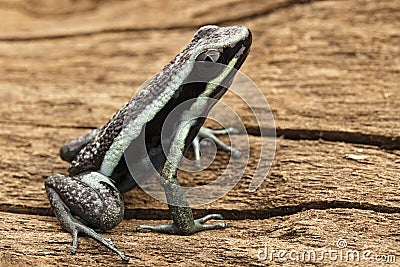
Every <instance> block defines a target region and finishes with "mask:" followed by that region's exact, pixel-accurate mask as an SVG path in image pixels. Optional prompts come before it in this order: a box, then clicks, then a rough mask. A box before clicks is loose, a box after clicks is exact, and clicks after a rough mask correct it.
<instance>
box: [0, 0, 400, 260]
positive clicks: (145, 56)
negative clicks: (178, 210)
mask: <svg viewBox="0 0 400 267" xmlns="http://www.w3.org/2000/svg"><path fill="white" fill-rule="evenodd" d="M399 21H400V4H399V2H398V1H372V0H355V1H339V0H337V1H303V0H297V1H296V0H279V1H257V0H250V1H245V2H243V1H238V0H224V1H218V2H216V1H211V0H206V1H202V3H201V4H200V3H199V2H194V1H179V0H177V1H168V2H166V1H159V0H155V1H150V0H141V1H130V0H119V1H90V0H85V1H68V0H62V1H49V0H37V1H26V0H17V1H10V0H0V22H1V23H0V248H1V249H0V265H5V266H11V265H18V266H25V265H40V266H42V265H44V266H46V265H54V264H56V265H72V266H77V265H82V264H85V265H88V266H92V265H110V264H117V265H118V264H120V263H119V262H118V261H117V260H116V256H115V255H112V254H111V253H110V252H108V251H106V250H105V249H104V248H102V247H100V246H99V245H97V244H96V243H95V242H92V241H91V240H88V239H87V238H82V240H81V247H80V250H79V252H78V254H77V255H74V256H71V255H69V254H68V251H69V248H70V245H71V244H70V237H69V235H68V234H67V233H64V232H62V231H61V229H60V227H59V226H58V223H57V222H56V220H55V218H54V217H51V216H50V215H52V212H51V210H50V209H49V203H48V201H47V198H46V194H45V191H44V185H43V183H44V179H45V178H46V177H48V176H49V175H51V174H52V173H54V172H58V173H63V174H66V170H67V164H66V163H64V162H62V161H61V159H59V156H58V150H59V147H60V146H61V145H62V144H63V143H64V142H66V141H68V140H70V139H72V138H75V137H76V136H78V135H80V134H82V133H85V132H87V131H89V129H92V128H96V127H99V126H101V125H102V124H104V123H105V122H106V121H107V120H108V119H109V118H110V116H112V114H113V113H114V112H115V111H116V110H118V109H119V107H120V106H121V105H122V104H123V103H124V102H126V101H127V100H129V98H130V97H131V96H132V95H133V94H134V92H135V91H136V90H137V88H138V87H139V86H140V85H141V84H142V83H143V82H144V81H145V80H146V79H148V78H149V77H151V75H153V74H155V73H156V72H157V71H159V70H160V69H161V68H162V67H163V66H164V65H165V64H167V63H168V62H169V61H170V60H171V59H172V58H173V57H174V56H175V55H176V54H177V53H179V52H180V51H181V49H183V48H184V46H185V45H186V44H187V43H188V42H189V40H190V39H191V37H192V35H193V33H194V32H195V31H196V29H197V28H198V27H199V26H201V25H205V24H219V25H231V24H243V25H246V26H247V27H249V28H250V29H251V30H252V33H253V45H252V51H251V53H250V55H249V57H248V59H247V60H246V63H245V64H244V66H243V68H242V71H243V73H244V74H246V75H247V76H248V77H249V78H250V79H251V80H252V81H254V83H255V84H256V85H257V86H258V87H259V89H260V90H261V92H262V94H263V95H264V96H265V97H266V99H267V100H268V103H269V106H270V110H271V111H272V114H273V117H274V119H275V125H276V127H277V134H278V136H280V138H278V139H277V140H276V154H275V157H274V160H273V162H272V167H271V170H270V172H269V173H268V175H267V176H266V178H265V180H264V182H263V183H262V184H261V186H260V187H259V188H258V189H257V190H256V191H255V192H250V191H249V190H248V186H249V183H250V181H251V180H252V178H253V173H254V171H255V169H256V168H257V164H258V160H259V159H258V157H259V152H260V144H261V142H264V141H267V142H268V144H273V142H272V141H271V139H270V138H269V137H265V136H261V132H262V131H263V130H266V128H268V127H270V126H271V125H272V124H271V122H270V120H268V119H269V118H270V117H269V116H268V114H267V113H266V114H265V116H263V117H262V120H263V121H262V124H261V127H263V128H262V129H261V131H260V129H258V126H259V125H258V124H257V122H256V120H255V117H254V115H253V114H252V112H251V109H250V108H253V109H255V110H259V109H260V108H261V107H262V106H259V105H254V106H251V107H248V106H246V104H245V102H244V101H243V100H241V99H240V98H238V97H237V96H235V95H234V94H232V93H231V92H230V93H228V94H227V95H226V96H224V98H223V100H224V102H225V103H227V104H228V105H229V106H230V107H232V108H233V110H235V111H236V112H237V113H238V114H239V116H240V117H241V119H242V121H243V123H244V125H245V127H246V129H247V130H248V131H249V133H250V136H249V138H248V140H249V143H250V147H251V150H250V160H249V162H248V164H247V168H246V170H245V172H244V175H243V177H241V179H240V180H239V182H238V184H237V185H236V186H235V187H234V188H233V190H231V191H230V192H229V193H227V194H226V195H225V196H223V197H222V198H220V199H218V200H217V201H215V202H213V203H210V204H207V205H202V206H198V207H195V208H194V213H195V215H196V216H201V215H204V214H206V213H209V212H219V213H222V214H223V215H224V216H225V218H226V219H227V220H228V223H229V224H230V225H231V227H230V228H229V229H227V230H225V231H218V232H212V233H211V232H209V233H200V234H197V235H194V236H190V237H175V236H174V237H171V236H165V235H157V234H154V233H134V232H133V231H132V229H133V228H134V227H135V226H136V225H138V224H140V223H153V224H158V223H161V221H160V220H168V219H169V215H168V211H167V206H166V205H165V204H163V203H161V202H158V201H156V200H154V199H152V198H151V197H150V196H148V195H147V194H146V193H145V192H143V191H142V190H140V189H134V190H133V191H131V192H129V193H127V194H126V195H125V203H126V216H125V217H126V220H124V221H123V223H122V224H121V225H120V226H118V227H117V228H115V229H113V230H112V231H111V232H110V233H109V234H108V236H110V237H111V238H112V239H113V240H114V241H115V243H116V244H117V245H118V247H119V248H121V249H122V250H124V251H126V252H127V254H128V255H129V256H130V257H131V262H132V263H133V264H136V265H145V264H147V265H178V264H179V265H251V266H265V265H268V266H269V265H271V266H274V265H280V266H281V265H285V266H305V265H307V266H309V264H310V263H309V262H308V263H306V262H294V261H286V262H278V261H269V262H260V261H258V260H257V258H256V256H257V255H256V254H257V252H258V251H259V249H260V248H262V247H263V246H265V245H266V244H267V245H268V246H270V247H271V248H275V249H286V250H296V251H301V250H307V249H316V250H318V251H322V250H323V249H328V248H335V246H336V242H337V240H339V239H340V238H342V239H345V240H346V241H347V242H348V244H349V248H351V249H357V250H360V251H363V250H371V251H373V252H374V253H375V254H377V255H379V254H381V255H389V254H390V255H395V256H399V252H398V251H399V246H398V245H397V243H398V230H399V229H398V215H399V209H400V199H399V188H400V187H399V178H400V176H399V166H400V165H399V164H400V157H399V156H400V135H399V132H400V119H399V116H398V114H399V112H400V104H399V103H400V94H399V93H398V92H399V89H400V88H399V84H400V75H399V74H400V67H399V66H400V30H399V29H400V24H399ZM237 86H239V87H240V86H242V87H243V88H244V89H246V88H247V87H246V85H243V84H241V83H238V84H237ZM248 97H249V99H250V100H254V99H253V98H255V96H254V95H253V98H252V95H250V96H248ZM249 99H248V100H249ZM245 100H246V99H245ZM255 100H258V99H255ZM256 102H257V101H256ZM215 114H216V116H215V118H216V119H218V116H221V114H223V116H222V117H225V119H227V120H228V122H229V121H231V120H232V122H233V118H232V119H231V117H230V116H231V114H226V113H224V112H221V111H220V112H218V110H216V112H215ZM207 124H208V125H209V126H211V127H219V126H218V124H217V123H215V122H213V121H211V120H210V121H207ZM239 137H241V138H245V135H240V136H239ZM223 139H224V140H225V141H227V140H228V139H226V138H223ZM245 143H246V138H245V139H243V140H242V141H239V143H236V144H234V145H235V146H236V147H237V148H239V149H242V150H244V149H245V146H244V145H245ZM187 156H188V157H189V158H190V157H192V156H193V155H191V153H190V152H189V153H188V154H187ZM228 157H229V155H228V154H226V153H224V152H218V153H217V156H216V159H215V161H214V162H213V164H212V165H210V166H209V167H208V168H207V169H206V170H205V171H203V172H200V173H188V172H184V171H181V172H180V173H179V179H180V181H181V183H182V184H183V185H185V186H196V185H203V184H206V183H209V182H211V181H213V180H215V179H217V178H218V176H219V175H220V174H221V173H222V172H223V170H224V168H225V167H226V164H227V162H228ZM44 215H48V216H44ZM145 219H152V220H153V221H147V220H145ZM163 222H164V221H163ZM311 264H314V265H319V266H336V265H337V262H334V261H331V260H327V259H324V260H321V261H318V262H314V263H311ZM345 264H351V265H354V266H364V265H365V262H361V261H360V262H351V263H350V262H346V263H345ZM376 264H379V263H378V262H374V265H376ZM386 266H387V265H386Z"/></svg>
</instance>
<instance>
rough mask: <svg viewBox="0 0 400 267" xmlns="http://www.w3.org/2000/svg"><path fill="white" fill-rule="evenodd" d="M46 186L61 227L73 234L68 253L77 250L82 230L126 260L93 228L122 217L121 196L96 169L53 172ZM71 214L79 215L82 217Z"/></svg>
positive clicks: (107, 226) (109, 224)
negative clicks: (72, 173)
mask: <svg viewBox="0 0 400 267" xmlns="http://www.w3.org/2000/svg"><path fill="white" fill-rule="evenodd" d="M45 187H46V192H47V195H48V198H49V200H50V204H51V206H52V208H53V211H54V213H55V215H56V216H57V218H58V220H59V221H60V223H61V226H62V228H63V229H64V230H66V231H67V232H69V233H71V235H72V239H73V240H72V249H71V253H75V252H76V250H77V248H78V234H79V233H82V234H85V235H87V236H89V237H91V238H93V239H94V240H96V241H98V242H99V243H101V244H103V245H104V246H106V247H107V248H109V249H110V250H112V251H114V252H115V253H117V254H118V255H119V256H120V257H121V258H122V259H123V260H124V261H128V258H127V257H126V256H125V255H124V254H123V253H122V252H121V251H119V250H118V249H117V248H116V246H115V245H114V243H113V242H112V241H111V240H110V239H108V238H105V237H103V236H101V235H100V234H98V233H96V232H95V231H94V230H93V229H92V227H93V228H94V229H98V230H102V231H105V230H108V229H111V228H113V227H115V226H116V225H117V224H118V223H120V222H121V220H122V218H123V214H124V205H123V201H122V197H121V195H120V193H119V191H118V190H117V189H116V188H115V186H114V185H113V184H112V183H111V181H110V180H109V179H108V178H107V177H106V176H103V175H102V174H100V173H95V172H91V173H86V174H83V175H81V176H78V177H68V176H64V175H60V174H53V175H52V176H50V177H49V178H47V179H46V182H45ZM74 215H77V216H79V218H80V220H81V221H80V220H78V219H77V218H75V217H74Z"/></svg>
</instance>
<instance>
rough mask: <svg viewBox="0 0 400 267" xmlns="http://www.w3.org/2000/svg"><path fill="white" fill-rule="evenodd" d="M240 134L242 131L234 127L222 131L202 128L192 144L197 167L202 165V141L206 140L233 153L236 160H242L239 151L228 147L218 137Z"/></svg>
mask: <svg viewBox="0 0 400 267" xmlns="http://www.w3.org/2000/svg"><path fill="white" fill-rule="evenodd" d="M238 133H240V131H239V130H238V129H236V128H233V127H229V128H226V129H222V130H213V129H210V128H206V127H201V128H200V131H199V133H198V135H197V136H196V137H195V139H194V140H193V142H192V146H193V149H194V157H195V162H196V165H199V164H200V141H201V140H202V139H205V138H208V139H211V140H212V141H213V142H214V143H215V144H216V145H217V146H218V147H220V148H221V149H222V150H224V151H228V152H231V154H232V156H233V157H234V158H240V155H241V153H240V151H239V150H237V149H235V148H233V147H231V146H228V145H227V144H225V143H224V142H222V141H221V140H220V139H219V138H218V137H217V136H216V135H221V134H238Z"/></svg>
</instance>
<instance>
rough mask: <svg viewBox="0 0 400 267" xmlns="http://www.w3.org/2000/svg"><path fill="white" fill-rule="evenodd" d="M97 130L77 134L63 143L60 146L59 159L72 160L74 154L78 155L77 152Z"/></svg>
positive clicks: (74, 156)
mask: <svg viewBox="0 0 400 267" xmlns="http://www.w3.org/2000/svg"><path fill="white" fill-rule="evenodd" d="M98 132H99V129H94V130H92V131H91V132H89V133H87V134H84V135H81V136H78V137H77V138H75V139H73V140H71V141H69V142H67V143H65V144H64V145H63V146H62V147H61V148H60V156H61V159H63V160H65V161H67V162H70V163H71V162H72V161H73V160H74V159H75V158H76V156H78V154H79V152H80V151H81V150H82V149H83V148H84V147H85V146H86V145H87V144H88V143H89V142H90V141H92V139H93V138H94V137H95V136H96V134H97V133H98Z"/></svg>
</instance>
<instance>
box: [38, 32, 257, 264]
mask: <svg viewBox="0 0 400 267" xmlns="http://www.w3.org/2000/svg"><path fill="white" fill-rule="evenodd" d="M250 44H251V34H250V31H249V30H248V29H247V28H245V27H241V26H233V27H223V28H221V27H217V26H205V27H202V28H200V29H199V30H198V31H197V32H196V34H195V35H194V37H193V39H192V41H191V42H190V43H189V45H188V46H187V47H186V48H185V49H184V50H183V51H182V52H181V53H180V54H178V55H177V56H176V57H175V59H174V60H172V61H171V62H170V63H169V64H168V65H166V66H165V67H164V68H163V70H161V71H160V72H159V73H158V74H157V75H156V76H155V77H154V78H153V79H152V81H151V82H150V83H149V84H148V85H147V86H146V87H144V88H143V89H142V90H141V91H139V92H138V93H137V94H136V95H135V96H134V97H133V98H132V99H131V100H130V101H129V102H128V103H126V104H125V105H124V106H123V107H122V108H121V109H120V110H119V111H118V112H117V113H116V114H115V115H114V116H113V117H112V118H111V119H110V120H109V121H108V123H107V124H106V125H104V126H103V127H101V128H100V129H97V130H95V131H93V132H91V133H89V134H87V135H84V136H81V137H79V138H77V139H75V140H73V141H71V142H69V143H68V144H66V145H65V146H64V147H62V149H61V156H62V158H63V159H65V160H67V161H69V162H71V161H72V162H71V165H70V168H69V174H70V176H64V175H60V174H53V175H52V176H50V177H49V178H48V179H46V182H45V187H46V191H47V194H48V197H49V200H50V203H51V205H52V207H53V210H54V212H55V214H56V216H57V217H58V219H59V221H60V223H61V225H62V227H63V228H64V229H65V230H66V231H68V232H70V233H71V234H72V236H73V248H72V252H75V251H76V248H77V244H78V243H77V233H78V232H81V233H84V234H86V235H89V236H90V237H92V238H93V239H95V240H97V241H98V242H100V243H102V244H103V245H105V246H106V247H108V248H110V249H111V250H113V251H114V252H116V253H117V254H118V255H120V256H121V258H122V259H123V260H125V261H127V258H126V256H125V255H124V254H123V253H122V252H120V251H119V250H117V249H116V247H115V246H114V244H113V243H112V242H111V240H109V239H106V238H104V237H102V236H101V235H99V234H97V233H95V232H94V231H93V230H92V228H93V229H96V230H102V231H105V230H108V229H111V228H113V227H115V226H116V225H117V224H118V223H120V221H121V220H122V218H123V214H124V205H123V201H122V196H121V192H125V191H128V190H130V189H131V188H132V187H134V186H135V183H134V181H133V179H132V178H131V176H130V173H129V172H128V170H127V167H126V163H125V160H124V158H123V154H124V151H125V150H126V149H127V147H128V146H129V145H131V144H132V143H134V142H135V140H137V139H138V137H139V136H140V134H141V133H142V130H143V129H144V128H146V131H145V136H144V138H145V145H146V149H147V151H148V153H149V154H150V155H152V156H150V158H151V162H152V163H153V165H155V167H156V169H157V170H158V172H159V174H160V175H161V177H163V178H164V180H162V181H163V182H162V185H163V187H164V190H165V192H166V196H167V200H168V203H169V208H170V213H171V216H172V218H173V224H168V225H161V226H139V227H138V228H137V230H141V229H150V230H155V231H159V232H164V233H170V234H183V235H188V234H192V233H194V232H198V231H202V230H206V229H217V228H225V227H226V224H225V223H219V224H208V225H205V224H204V222H206V221H207V220H209V219H221V218H222V217H221V216H220V215H218V214H213V215H209V216H206V217H204V218H201V219H197V220H194V218H193V215H192V211H191V209H190V207H189V206H188V205H187V200H186V198H185V196H184V195H183V193H182V192H181V190H180V188H179V186H178V185H179V183H178V181H177V179H176V166H177V165H178V163H179V160H180V159H181V157H182V155H183V153H184V151H185V150H186V148H187V147H188V146H189V145H190V143H191V142H192V141H193V139H194V138H195V137H196V135H197V133H198V131H199V129H200V127H201V125H202V124H203V122H204V118H200V119H197V120H195V121H194V122H193V123H191V124H187V125H188V126H186V125H185V126H182V125H183V124H182V120H183V118H181V119H180V120H178V121H177V122H176V123H177V124H176V127H177V128H179V129H183V131H182V132H183V133H184V134H180V135H174V134H173V136H172V138H171V140H172V141H171V144H170V148H169V150H168V151H166V153H169V155H170V156H171V155H172V157H168V159H169V161H167V160H166V155H165V154H164V153H161V152H159V151H161V149H160V147H161V140H160V138H161V137H160V132H161V129H160V126H158V125H159V124H160V122H162V121H164V120H165V117H166V116H167V115H168V113H169V112H170V110H171V109H173V108H174V107H175V106H176V105H178V104H180V103H181V102H182V101H184V100H186V99H193V98H194V99H199V97H203V96H207V97H212V98H216V99H218V98H220V97H221V96H222V95H223V94H224V93H225V91H226V88H224V87H221V86H207V84H203V85H198V84H197V85H188V86H186V85H185V86H184V87H182V84H183V83H184V81H185V79H186V78H187V77H188V76H189V75H191V73H192V71H193V65H194V62H195V61H196V60H199V58H204V57H201V56H199V55H201V54H204V53H206V52H207V51H209V50H211V49H213V50H218V51H220V57H219V58H218V61H217V62H218V63H222V64H225V65H228V64H230V65H232V67H233V68H235V69H238V68H239V67H240V66H241V64H242V63H243V61H244V60H245V58H246V56H247V53H248V51H249V48H250ZM217 75H220V74H218V73H217ZM221 75H222V74H221ZM224 75H225V74H224ZM224 77H225V76H224ZM232 78H233V76H232V77H231V76H229V77H226V79H232ZM228 83H229V82H228ZM194 102H195V104H193V105H192V106H190V107H188V109H187V110H188V111H189V112H194V113H196V112H198V111H197V110H199V109H198V108H197V107H196V106H195V105H196V104H200V103H203V102H202V101H198V103H196V101H194ZM203 105H204V104H203ZM202 108H203V110H207V112H208V110H209V108H211V106H210V107H208V106H207V107H202ZM195 115H200V114H195ZM185 127H186V128H185ZM138 157H139V156H138ZM171 158H172V162H170V161H171ZM137 160H138V162H139V160H140V158H138V159H137ZM74 216H79V218H80V220H77V219H76V218H75V217H74Z"/></svg>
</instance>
